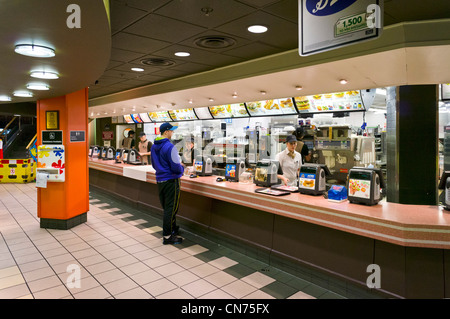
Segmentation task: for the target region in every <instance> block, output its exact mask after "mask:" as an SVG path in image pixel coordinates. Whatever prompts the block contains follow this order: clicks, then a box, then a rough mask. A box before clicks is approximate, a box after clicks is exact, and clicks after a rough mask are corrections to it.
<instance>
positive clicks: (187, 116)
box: [169, 109, 197, 121]
mask: <svg viewBox="0 0 450 319" xmlns="http://www.w3.org/2000/svg"><path fill="white" fill-rule="evenodd" d="M169 114H170V117H171V118H172V119H173V120H174V121H187V120H196V119H197V116H195V113H194V109H182V110H171V111H169Z"/></svg>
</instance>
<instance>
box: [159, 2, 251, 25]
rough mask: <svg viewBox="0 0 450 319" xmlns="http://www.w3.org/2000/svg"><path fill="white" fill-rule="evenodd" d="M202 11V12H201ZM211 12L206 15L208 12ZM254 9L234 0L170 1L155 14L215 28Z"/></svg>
mask: <svg viewBox="0 0 450 319" xmlns="http://www.w3.org/2000/svg"><path fill="white" fill-rule="evenodd" d="M202 10H204V11H202ZM210 10H212V11H211V12H209V13H207V12H208V11H210ZM253 10H254V9H253V8H251V7H249V6H247V5H245V4H242V3H239V2H237V1H235V0H226V1H223V0H220V1H217V0H216V1H214V0H196V1H171V2H170V3H169V4H168V5H166V6H164V7H162V8H160V9H158V10H156V11H155V13H156V14H159V15H163V16H166V17H170V18H172V19H176V20H179V21H184V22H188V23H191V24H195V25H199V26H203V27H207V28H215V27H216V26H219V25H221V24H225V23H228V22H230V21H232V20H234V19H237V18H240V17H242V16H245V15H247V14H249V13H251V12H252V11H253Z"/></svg>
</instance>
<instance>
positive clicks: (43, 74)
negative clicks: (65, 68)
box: [30, 71, 59, 80]
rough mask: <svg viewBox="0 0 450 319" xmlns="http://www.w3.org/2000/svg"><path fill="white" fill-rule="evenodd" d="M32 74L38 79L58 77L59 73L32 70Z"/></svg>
mask: <svg viewBox="0 0 450 319" xmlns="http://www.w3.org/2000/svg"><path fill="white" fill-rule="evenodd" d="M30 76H31V77H33V78H38V79H48V80H52V79H58V78H59V75H58V73H56V72H47V71H32V72H31V73H30Z"/></svg>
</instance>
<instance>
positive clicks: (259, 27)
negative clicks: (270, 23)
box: [247, 25, 268, 33]
mask: <svg viewBox="0 0 450 319" xmlns="http://www.w3.org/2000/svg"><path fill="white" fill-rule="evenodd" d="M247 30H248V31H250V32H251V33H264V32H266V31H267V30H268V28H267V27H266V26H263V25H251V26H249V27H248V28H247Z"/></svg>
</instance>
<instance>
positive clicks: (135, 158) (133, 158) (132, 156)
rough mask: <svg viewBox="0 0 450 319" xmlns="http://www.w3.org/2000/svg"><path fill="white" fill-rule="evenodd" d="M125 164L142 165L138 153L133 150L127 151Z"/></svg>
mask: <svg viewBox="0 0 450 319" xmlns="http://www.w3.org/2000/svg"><path fill="white" fill-rule="evenodd" d="M124 162H125V161H124ZM126 163H128V164H131V165H142V160H141V155H140V154H139V152H138V151H137V150H135V149H130V150H128V156H127V161H126Z"/></svg>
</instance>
